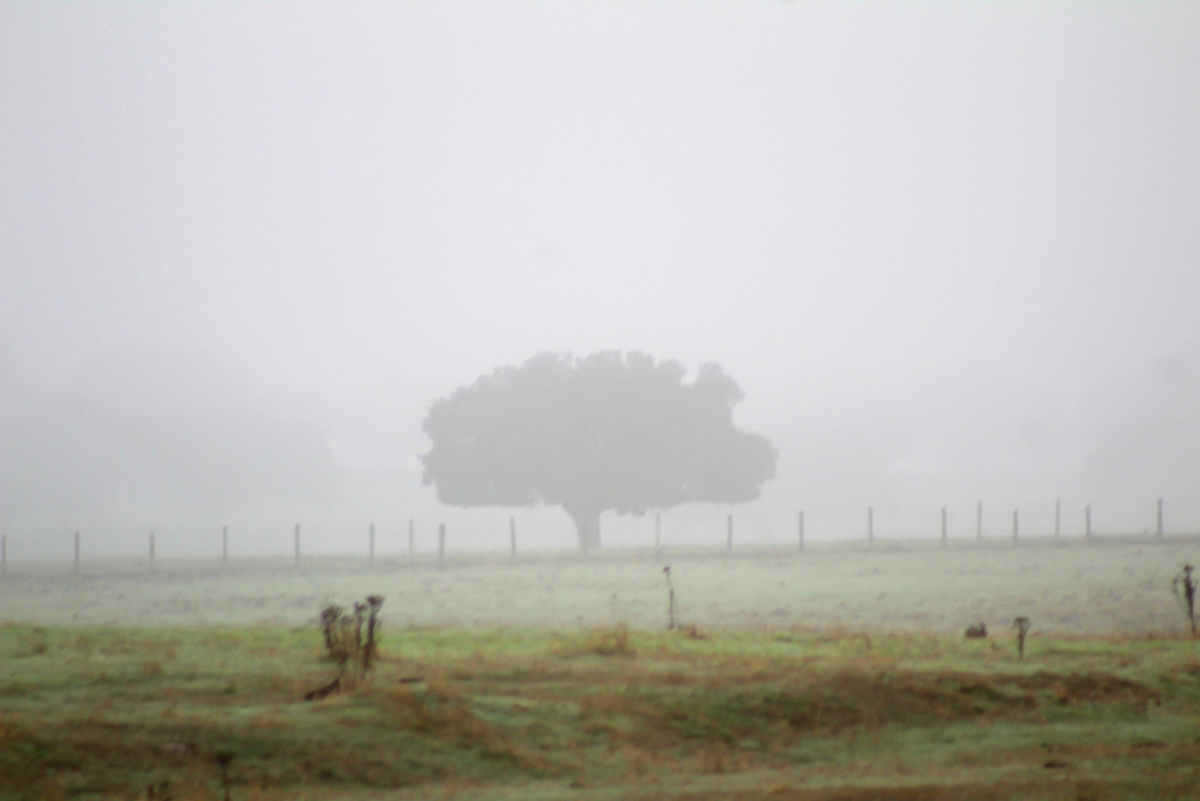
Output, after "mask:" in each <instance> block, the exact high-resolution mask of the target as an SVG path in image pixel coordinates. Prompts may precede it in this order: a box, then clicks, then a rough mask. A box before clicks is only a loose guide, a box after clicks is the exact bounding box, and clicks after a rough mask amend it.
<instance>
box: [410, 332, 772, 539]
mask: <svg viewBox="0 0 1200 801" xmlns="http://www.w3.org/2000/svg"><path fill="white" fill-rule="evenodd" d="M685 374H686V370H685V369H684V368H683V366H682V365H680V364H679V363H678V362H674V361H661V362H656V361H655V360H654V359H653V358H651V357H650V356H647V355H645V354H642V353H629V354H625V355H622V354H621V353H618V352H602V353H595V354H592V355H591V356H586V357H582V358H574V357H570V356H558V355H555V354H551V353H543V354H539V355H537V356H534V357H533V358H532V359H530V360H529V361H527V362H525V363H524V364H522V365H521V366H520V367H503V368H500V369H498V370H496V371H495V372H493V373H492V374H491V375H487V376H483V377H481V378H480V379H478V380H477V381H476V382H475V383H474V384H472V385H470V386H468V387H463V388H461V389H459V390H457V391H456V392H454V393H453V394H452V395H450V396H449V397H447V398H442V399H440V400H438V401H437V402H435V403H434V404H433V406H432V408H431V409H430V411H429V415H428V417H426V419H425V423H424V428H425V433H426V434H428V435H429V438H430V440H432V442H433V446H432V447H431V448H430V450H429V452H428V453H426V454H424V455H423V456H422V460H423V462H424V465H425V473H424V481H425V483H426V484H435V485H437V493H438V498H439V500H441V501H442V502H443V503H448V504H451V505H454V506H528V505H531V504H537V503H546V504H550V505H558V506H562V507H563V509H564V510H565V511H566V512H567V514H568V515H570V517H571V519H572V520H573V521H574V522H575V528H576V532H577V535H578V538H579V546H580V548H581V549H583V550H584V551H586V550H587V549H589V548H598V547H600V514H601V513H602V512H604V511H606V510H615V511H617V512H618V513H621V514H644V513H645V512H646V510H647V509H648V508H652V507H653V508H664V507H669V506H673V505H676V504H680V503H686V502H689V501H706V502H714V503H717V502H719V503H738V502H743V501H751V500H754V499H755V498H757V497H758V495H759V492H760V490H761V488H762V485H763V483H764V482H766V481H768V480H769V479H771V478H772V477H773V476H774V475H775V456H776V453H775V449H774V448H773V447H772V446H771V443H770V442H768V441H767V439H766V438H765V437H763V436H761V435H759V434H753V433H747V432H744V431H739V430H738V429H737V428H736V427H735V426H734V424H733V407H734V406H735V405H736V404H737V403H738V401H740V400H741V398H742V393H741V391H740V390H739V388H738V385H737V383H736V382H735V381H734V380H733V379H732V378H730V377H729V376H728V375H726V374H725V373H724V372H722V370H721V368H720V367H719V366H718V365H716V364H705V365H702V366H701V367H700V369H699V371H698V374H697V375H696V377H695V379H694V380H693V381H692V382H691V383H686V382H685V381H684V376H685Z"/></svg>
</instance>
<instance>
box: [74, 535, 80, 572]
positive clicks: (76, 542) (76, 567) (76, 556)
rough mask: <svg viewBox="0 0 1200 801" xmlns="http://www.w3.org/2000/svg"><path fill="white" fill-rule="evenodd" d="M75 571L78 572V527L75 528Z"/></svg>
mask: <svg viewBox="0 0 1200 801" xmlns="http://www.w3.org/2000/svg"><path fill="white" fill-rule="evenodd" d="M75 572H76V573H78V572H79V529H75Z"/></svg>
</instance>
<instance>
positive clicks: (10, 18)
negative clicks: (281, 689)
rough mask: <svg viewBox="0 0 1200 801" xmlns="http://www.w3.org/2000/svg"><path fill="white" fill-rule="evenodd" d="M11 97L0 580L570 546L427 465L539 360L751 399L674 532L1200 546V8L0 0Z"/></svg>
mask: <svg viewBox="0 0 1200 801" xmlns="http://www.w3.org/2000/svg"><path fill="white" fill-rule="evenodd" d="M0 76H2V77H0V154H2V155H0V481H2V484H0V516H2V517H0V526H2V527H3V530H4V532H5V533H6V534H7V535H8V540H9V553H10V556H11V558H35V557H38V558H40V557H47V556H55V557H61V558H66V556H67V553H68V548H69V545H68V542H69V538H70V536H71V532H73V531H74V530H77V529H80V530H84V531H87V532H89V536H90V539H89V540H88V543H89V545H88V547H89V548H91V549H92V552H94V553H110V554H115V555H116V554H124V553H140V550H139V549H142V548H143V547H144V542H145V537H146V533H147V531H148V530H150V529H156V530H157V531H158V532H160V535H161V536H160V539H161V542H162V548H163V552H164V553H168V554H170V553H177V554H181V555H182V554H198V553H214V552H216V549H217V548H219V532H220V529H221V527H222V526H223V525H226V524H228V525H230V526H231V528H233V529H234V530H235V532H236V535H237V537H238V540H237V547H238V549H239V552H242V553H266V552H271V551H286V550H287V549H288V548H290V547H291V536H292V531H293V525H294V524H296V523H300V524H301V525H302V526H303V527H304V530H305V532H306V536H307V537H309V538H310V539H309V540H307V542H311V543H312V545H311V547H312V548H313V549H314V550H320V551H325V552H355V553H360V552H362V550H363V548H364V547H365V545H364V543H365V537H366V533H365V532H366V530H367V526H368V525H369V524H370V523H372V522H374V523H376V524H377V525H378V526H379V532H380V536H381V537H382V538H383V540H382V541H381V542H382V545H381V547H383V548H385V549H387V550H392V551H402V550H404V549H406V548H407V540H406V536H407V526H408V521H409V519H410V518H411V519H413V520H414V521H415V522H414V525H415V526H416V528H417V536H418V538H419V542H418V546H417V547H419V548H425V549H428V548H430V547H432V546H431V543H432V539H431V538H432V536H433V533H432V532H433V531H434V529H435V527H436V525H437V524H438V523H439V522H442V521H451V522H450V523H449V525H450V528H451V531H452V533H454V534H455V535H457V539H456V540H455V547H459V548H468V547H469V548H486V549H504V548H507V547H508V536H509V529H508V518H509V517H510V516H515V517H516V519H517V521H518V525H519V526H520V530H521V534H522V537H523V539H522V544H523V547H525V545H526V544H528V547H545V548H571V547H573V546H574V541H575V538H574V535H573V533H572V530H571V523H570V520H569V518H568V517H567V516H566V515H565V514H564V513H563V512H562V511H561V510H560V509H557V508H547V509H536V508H535V509H529V508H525V507H521V508H517V509H512V510H510V509H498V510H474V511H469V510H468V511H464V510H461V509H452V508H448V507H443V506H442V505H440V504H439V503H438V501H437V499H436V494H435V491H434V489H433V488H432V487H428V486H422V484H421V467H422V466H421V462H420V459H419V455H420V454H423V453H426V452H427V451H428V450H429V448H430V442H429V440H428V438H427V437H426V436H425V434H424V433H423V431H422V422H423V420H424V419H425V417H426V415H427V413H428V412H429V410H430V408H431V407H432V405H433V404H434V403H435V402H436V401H437V400H438V399H441V398H445V397H448V396H449V395H451V393H453V392H454V391H455V390H457V389H458V388H460V387H463V386H467V385H470V384H471V383H472V382H474V381H475V380H476V379H477V378H478V377H480V376H482V375H486V374H490V373H491V372H492V371H493V370H495V369H496V368H498V367H502V366H507V365H519V364H522V363H524V362H526V361H527V360H528V359H530V358H531V357H533V356H534V355H535V354H538V353H544V352H550V353H556V354H575V355H578V356H584V355H587V354H591V353H595V352H598V351H623V352H642V353H646V354H650V355H651V356H653V357H654V358H656V359H672V360H677V361H679V362H680V363H682V364H683V365H684V366H685V367H686V368H687V369H688V370H689V376H692V377H694V376H695V375H696V374H697V372H696V371H697V370H699V369H700V367H701V365H703V364H705V363H712V362H715V363H718V364H720V365H721V367H722V369H723V370H724V371H725V372H726V373H727V374H728V375H729V376H731V377H732V378H733V379H734V380H735V381H736V382H737V384H738V386H739V387H740V390H741V393H743V394H744V400H742V401H741V403H739V404H738V405H737V406H736V410H735V412H734V420H735V422H736V424H737V425H738V426H739V427H740V428H741V429H744V430H746V431H750V432H755V433H757V434H761V435H762V436H764V437H766V438H767V439H769V440H770V442H771V444H772V445H773V446H774V448H775V449H776V450H777V451H778V462H777V469H776V471H775V474H774V478H773V479H771V480H770V481H768V482H767V483H766V484H765V485H764V487H763V491H762V497H761V498H760V499H759V500H757V501H755V502H752V503H749V504H744V505H737V506H734V507H730V506H725V505H715V506H712V507H684V508H677V509H673V510H670V511H668V512H667V513H666V516H667V518H668V522H667V529H666V532H667V536H668V537H669V538H670V540H671V541H672V542H673V543H679V544H684V543H696V544H710V543H719V542H721V541H722V538H723V537H724V526H725V525H726V523H725V520H726V518H725V515H726V514H727V513H728V512H729V511H730V510H731V509H732V511H733V512H734V513H735V515H736V516H737V517H738V518H739V520H745V521H747V522H746V523H744V524H742V523H739V529H738V536H739V537H744V541H746V542H761V543H786V542H790V541H791V540H792V538H793V537H794V536H795V528H796V525H797V522H796V517H797V513H798V512H799V511H800V510H805V512H806V514H807V515H808V518H807V520H808V526H809V529H808V530H809V536H810V537H812V538H813V539H814V540H820V539H821V538H829V539H837V538H847V537H853V536H860V535H861V534H862V532H863V530H864V528H865V526H866V522H865V521H866V514H867V512H866V510H867V508H868V507H873V508H875V509H877V510H878V512H877V515H878V521H879V522H878V525H879V526H880V531H881V532H882V534H883V535H890V536H896V537H915V536H926V537H936V536H937V535H938V531H939V525H940V509H941V507H942V506H947V507H948V508H949V514H950V516H951V521H952V523H951V525H952V526H953V531H952V535H953V536H956V537H958V536H961V537H972V536H974V535H975V533H976V513H977V506H976V504H977V503H978V502H980V501H982V502H983V504H984V509H985V515H986V526H987V528H988V533H989V534H994V535H997V536H1001V535H1004V534H1005V532H1006V531H1007V530H1008V527H1009V526H1010V523H1009V520H1010V518H1011V516H1012V512H1013V510H1014V509H1017V508H1020V509H1021V515H1022V518H1021V519H1022V533H1025V532H1028V533H1029V534H1030V535H1033V534H1039V533H1040V534H1048V533H1051V531H1052V529H1053V526H1054V514H1055V503H1056V501H1061V507H1060V508H1061V510H1062V521H1063V522H1062V527H1063V530H1064V533H1068V534H1072V535H1076V534H1079V533H1081V530H1082V526H1083V519H1084V518H1083V514H1084V510H1085V507H1087V506H1089V505H1090V506H1091V507H1092V509H1093V515H1094V518H1095V520H1096V523H1095V525H1096V526H1097V528H1098V529H1099V530H1101V531H1107V532H1111V533H1140V532H1142V531H1143V530H1153V529H1154V527H1155V526H1156V523H1157V521H1156V513H1157V506H1156V504H1157V499H1159V498H1163V499H1164V507H1165V510H1166V525H1167V528H1168V529H1169V530H1171V531H1189V532H1195V531H1200V316H1198V315H1197V313H1196V312H1197V305H1198V304H1197V301H1200V226H1198V225H1197V220H1200V149H1198V148H1197V146H1196V143H1197V142H1200V103H1197V98H1198V97H1200V6H1197V5H1194V4H1183V3H1137V4H1132V3H1130V4H1099V5H1098V4H1065V3H1035V4H1016V5H1012V4H998V3H997V4H975V5H969V6H941V5H909V4H901V3H875V4H837V3H808V2H805V3H784V2H761V3H739V4H633V3H605V4H584V3H558V4H532V3H530V4H518V3H511V4H509V3H506V4H499V3H496V4H480V3H474V4H466V3H462V4H459V3H449V4H441V3H439V4H434V3H404V4H366V3H361V4H333V3H303V4H292V5H274V4H253V5H249V4H248V5H241V4H193V5H141V4H93V3H75V4H31V3H30V4H17V3H9V4H5V5H3V6H0ZM610 518H611V519H610ZM1026 521H1027V522H1026ZM603 525H604V526H605V527H606V529H605V536H606V540H605V545H606V546H609V545H612V546H614V547H620V546H626V545H634V544H642V545H644V544H646V543H647V542H649V541H650V538H652V537H653V522H652V521H651V519H650V518H617V517H615V516H611V515H610V516H606V517H605V518H604V523H603Z"/></svg>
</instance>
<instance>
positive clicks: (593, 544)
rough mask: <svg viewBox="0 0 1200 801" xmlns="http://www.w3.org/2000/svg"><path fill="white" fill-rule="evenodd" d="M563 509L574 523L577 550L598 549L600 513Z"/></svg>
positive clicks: (568, 507) (571, 508) (588, 510)
mask: <svg viewBox="0 0 1200 801" xmlns="http://www.w3.org/2000/svg"><path fill="white" fill-rule="evenodd" d="M563 509H564V510H565V511H566V513H567V514H568V515H570V516H571V519H572V520H574V521H575V534H576V536H578V537H579V550H581V551H583V552H585V553H586V552H587V551H591V550H598V549H599V548H600V512H598V511H592V510H590V509H577V508H575V507H572V506H564V507H563Z"/></svg>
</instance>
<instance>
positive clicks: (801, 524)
mask: <svg viewBox="0 0 1200 801" xmlns="http://www.w3.org/2000/svg"><path fill="white" fill-rule="evenodd" d="M796 550H797V551H800V552H801V553H804V510H803V509H801V510H800V543H799V545H798V546H797V548H796Z"/></svg>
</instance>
